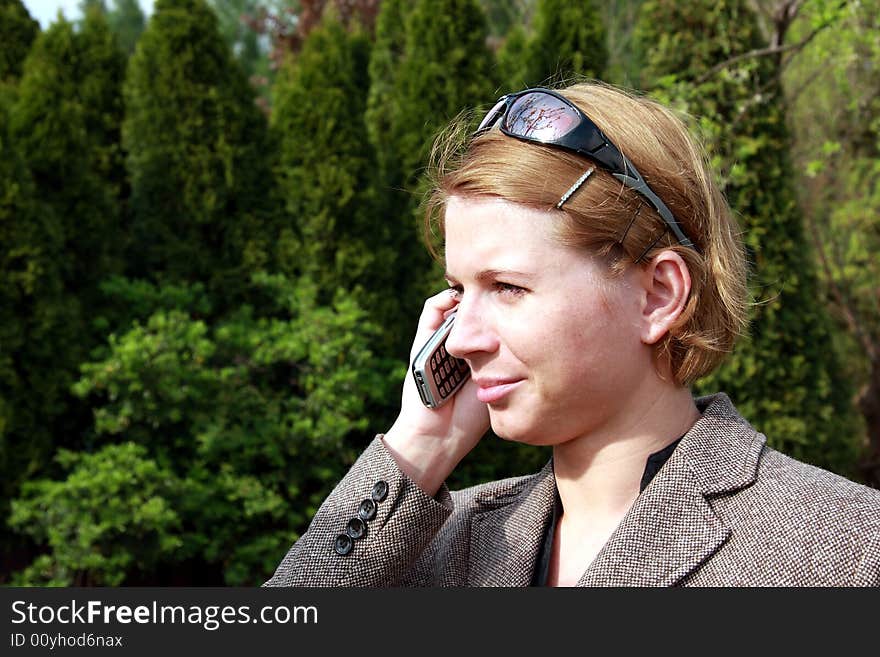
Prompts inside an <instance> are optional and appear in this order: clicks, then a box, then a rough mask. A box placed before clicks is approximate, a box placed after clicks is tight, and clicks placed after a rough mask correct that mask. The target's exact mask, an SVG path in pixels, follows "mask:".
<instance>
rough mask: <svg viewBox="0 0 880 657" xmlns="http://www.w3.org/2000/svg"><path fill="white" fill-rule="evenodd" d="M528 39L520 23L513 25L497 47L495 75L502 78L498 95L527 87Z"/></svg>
mask: <svg viewBox="0 0 880 657" xmlns="http://www.w3.org/2000/svg"><path fill="white" fill-rule="evenodd" d="M528 45H529V40H528V36H527V35H526V30H525V28H524V27H523V26H522V25H514V26H513V28H511V30H510V32H508V33H507V36H506V37H505V39H504V43H502V44H501V47H500V48H499V49H498V54H497V57H496V59H497V66H498V70H497V77H498V79H499V80H502V88H501V89H500V90H499V91H500V93H499V94H498V95H501V94H504V93H513V92H516V91H520V90H522V89H526V88H528V87H529V86H530V85H529V83H528V82H527V80H528V79H529V73H528V68H529V63H530V62H529V54H528Z"/></svg>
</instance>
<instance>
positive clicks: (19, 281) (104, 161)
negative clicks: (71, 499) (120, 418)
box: [0, 15, 123, 537]
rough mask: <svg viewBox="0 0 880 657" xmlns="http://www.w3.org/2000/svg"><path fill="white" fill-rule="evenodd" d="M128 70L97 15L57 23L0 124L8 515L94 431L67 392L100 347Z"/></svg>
mask: <svg viewBox="0 0 880 657" xmlns="http://www.w3.org/2000/svg"><path fill="white" fill-rule="evenodd" d="M122 70H123V66H122V61H121V54H120V53H119V52H118V51H116V49H115V45H114V43H113V40H112V37H111V36H110V35H109V32H108V31H107V28H106V24H105V23H104V22H103V20H102V18H101V17H100V15H90V16H89V18H87V20H86V22H85V24H84V26H83V29H82V30H81V32H79V33H77V32H75V31H74V29H73V26H72V25H71V24H70V23H68V22H66V21H64V20H63V19H59V20H58V21H57V22H56V23H54V24H53V25H52V27H51V28H50V29H49V30H47V31H46V32H45V33H43V34H41V35H40V36H39V37H38V38H37V40H36V42H35V43H34V46H33V49H32V51H31V53H30V54H29V56H28V58H27V60H26V62H25V65H24V69H23V74H22V78H21V81H20V83H19V85H18V89H17V94H16V100H15V103H14V104H13V105H12V107H11V108H10V109H9V120H8V123H7V121H5V120H4V122H3V126H4V130H6V129H8V136H7V135H4V136H3V139H4V142H5V143H4V150H5V151H6V152H5V153H4V157H3V160H4V163H5V165H6V166H7V167H8V173H9V177H6V176H5V175H4V176H3V181H4V186H5V190H4V196H5V202H4V213H8V214H7V216H6V217H4V224H5V226H4V233H5V234H4V241H3V244H4V251H5V253H4V262H3V274H2V275H3V278H4V279H5V280H4V283H5V284H4V286H3V289H4V295H3V296H4V303H3V306H4V313H3V317H4V319H3V320H2V324H3V329H2V331H3V333H4V336H3V337H4V340H3V342H4V344H3V351H4V354H3V358H2V361H3V365H2V368H3V374H2V375H0V378H2V379H3V382H2V398H3V404H2V406H3V409H4V410H3V411H0V413H2V415H3V424H4V429H3V430H2V432H0V433H2V441H3V447H2V451H3V458H2V463H0V467H2V478H3V481H4V486H3V492H4V497H3V505H2V509H0V510H2V511H5V509H6V505H7V501H8V500H9V499H10V498H11V497H12V495H13V494H14V491H16V490H17V488H18V486H19V484H20V483H21V482H22V481H24V480H26V479H28V478H31V477H34V476H38V475H42V474H45V473H47V472H48V471H49V470H50V469H51V457H52V453H53V451H54V450H55V449H56V448H58V447H62V446H66V447H78V446H79V445H80V444H81V441H82V440H83V433H84V432H85V431H86V430H87V427H88V423H89V411H88V409H87V408H86V407H85V406H84V405H82V404H81V403H78V401H77V400H76V399H74V398H72V397H71V396H70V394H69V390H68V388H69V386H70V384H71V383H72V382H73V381H74V380H75V377H76V375H77V368H78V366H79V364H80V363H81V362H82V360H83V359H84V358H85V357H86V355H87V354H88V352H89V349H90V348H91V347H92V346H94V345H95V344H97V343H98V341H99V336H98V335H97V334H96V331H95V328H94V327H93V326H91V325H90V321H89V320H90V318H91V317H93V316H100V315H101V313H102V312H103V311H104V310H105V307H104V305H103V304H102V303H101V295H100V293H99V291H98V285H99V282H100V280H101V279H102V278H103V276H105V275H107V274H108V273H111V272H112V270H113V269H115V268H116V267H117V266H118V265H117V264H116V262H115V259H114V258H113V252H114V249H116V248H118V244H119V241H120V239H121V236H120V230H119V211H118V201H119V193H120V187H121V185H122V173H121V171H120V169H119V164H120V162H121V160H120V157H119V150H118V149H119V144H118V142H119V135H118V132H119V122H120V120H121V112H122V107H121V102H120V84H121V78H122ZM7 157H8V158H9V161H8V162H7ZM7 239H8V241H7ZM4 517H5V513H4ZM4 537H5V532H4Z"/></svg>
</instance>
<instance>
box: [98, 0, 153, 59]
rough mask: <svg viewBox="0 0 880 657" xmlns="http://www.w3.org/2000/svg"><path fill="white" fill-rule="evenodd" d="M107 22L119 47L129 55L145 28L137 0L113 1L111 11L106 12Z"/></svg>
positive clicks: (142, 13) (144, 21)
mask: <svg viewBox="0 0 880 657" xmlns="http://www.w3.org/2000/svg"><path fill="white" fill-rule="evenodd" d="M107 22H108V23H109V24H110V29H111V30H112V32H113V34H115V35H116V40H117V41H118V42H119V46H120V47H121V48H122V49H123V50H124V51H125V53H126V54H128V55H131V54H132V53H133V52H134V48H135V46H136V45H137V42H138V39H139V38H140V36H141V33H142V32H143V31H144V27H145V26H146V19H145V18H144V12H143V10H142V9H141V5H140V3H139V2H138V0H114V2H113V7H112V9H110V10H109V11H108V12H107Z"/></svg>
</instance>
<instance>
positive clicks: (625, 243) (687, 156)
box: [425, 83, 748, 385]
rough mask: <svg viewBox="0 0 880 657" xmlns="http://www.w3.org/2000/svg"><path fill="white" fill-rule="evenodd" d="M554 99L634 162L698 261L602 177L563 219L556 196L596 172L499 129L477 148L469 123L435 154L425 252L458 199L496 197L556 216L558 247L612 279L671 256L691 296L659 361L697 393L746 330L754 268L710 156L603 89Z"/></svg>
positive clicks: (630, 195)
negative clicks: (599, 265) (594, 261)
mask: <svg viewBox="0 0 880 657" xmlns="http://www.w3.org/2000/svg"><path fill="white" fill-rule="evenodd" d="M558 91H559V93H561V94H562V95H564V96H565V97H566V98H568V99H569V100H571V101H572V102H573V103H574V104H576V105H577V106H578V107H580V108H581V110H583V111H584V113H585V114H586V115H587V116H589V117H590V118H591V119H592V120H593V121H594V122H595V123H596V125H597V126H599V128H600V129H601V130H602V131H603V132H604V133H605V134H606V135H607V136H608V137H609V139H611V141H612V142H613V143H614V144H615V145H616V146H617V147H618V148H619V149H620V151H621V152H622V153H623V154H624V155H625V156H626V157H627V158H628V159H629V160H630V161H631V162H632V163H633V165H634V166H635V167H636V168H637V169H638V170H639V172H640V173H641V174H642V176H643V177H644V178H645V180H646V181H647V183H648V184H649V185H650V186H651V188H652V189H653V190H654V192H655V193H656V194H657V195H658V196H660V198H662V199H663V201H664V202H665V203H666V205H667V206H668V207H669V209H670V210H671V211H672V213H673V214H674V215H675V217H676V219H677V220H678V221H679V223H680V224H681V226H682V228H683V229H684V232H685V234H687V235H688V237H690V238H691V240H693V242H694V244H695V245H696V247H697V249H698V251H695V250H694V249H691V248H689V247H684V246H681V245H679V244H678V243H677V242H676V240H675V238H674V237H672V236H671V235H670V234H669V231H667V230H666V224H665V223H664V222H663V220H662V219H661V218H660V217H659V215H658V214H657V212H656V211H655V210H654V209H653V208H652V207H651V206H650V205H649V204H648V203H646V202H645V201H644V199H643V197H642V196H641V195H639V194H638V193H637V192H634V191H633V190H631V189H629V188H627V187H625V186H623V184H622V183H621V182H619V181H618V180H617V179H615V178H613V177H612V176H611V174H610V173H608V172H607V171H605V170H604V169H602V168H601V167H600V166H596V167H595V171H594V173H593V175H592V176H591V177H590V179H589V181H588V182H587V183H586V184H585V185H583V186H582V187H581V188H580V189H579V190H578V191H577V192H576V193H575V194H574V195H573V196H572V197H571V198H570V199H569V200H568V201H567V202H566V203H565V205H564V206H563V209H562V210H555V206H556V203H557V202H558V201H559V199H560V197H562V195H563V194H564V193H565V192H566V191H567V190H568V188H569V187H570V186H571V185H572V183H573V182H574V181H575V180H577V179H578V178H579V177H580V176H581V175H582V174H583V173H584V171H585V170H586V169H587V168H588V167H590V166H592V165H594V163H592V162H591V161H590V160H588V159H585V158H582V157H580V156H578V155H576V154H574V153H570V152H568V151H564V150H561V149H559V148H553V147H547V146H541V145H538V144H534V143H527V142H523V141H520V140H518V139H514V138H511V137H507V136H505V135H504V134H502V133H501V132H500V131H498V130H490V131H489V132H485V133H482V134H480V135H478V136H477V137H474V138H471V137H470V125H471V122H470V121H469V120H468V118H467V116H465V115H461V116H460V117H459V118H458V119H456V120H455V121H454V122H453V123H452V124H451V125H450V126H449V128H448V129H447V130H446V131H445V132H444V133H443V134H441V135H440V136H439V137H438V139H437V141H436V142H435V144H434V150H433V155H432V163H431V167H430V168H429V172H430V174H431V176H432V182H433V185H432V190H431V192H430V196H429V197H428V200H427V208H426V213H425V232H426V238H427V241H428V244H429V248H430V249H431V250H432V253H433V254H434V255H435V256H436V255H437V249H436V247H435V246H434V243H435V242H436V239H437V236H438V235H442V232H443V214H444V211H445V207H446V202H447V200H448V199H449V198H450V197H451V196H462V197H480V196H494V197H501V198H503V199H505V200H508V201H511V202H514V203H520V204H522V205H526V206H529V207H534V208H537V209H541V210H553V211H555V212H558V213H559V216H560V219H561V221H560V222H559V231H558V236H559V239H560V242H561V243H563V244H566V245H573V246H577V247H581V248H583V249H585V250H586V251H587V252H589V253H592V254H595V255H598V256H600V257H601V258H603V259H604V260H606V261H607V262H608V267H609V271H610V272H611V273H612V274H615V273H616V274H619V273H622V272H623V271H624V270H625V269H626V268H627V267H630V266H633V263H636V262H637V261H639V260H650V259H651V257H652V256H653V255H654V254H656V253H658V252H659V251H661V250H663V249H674V250H675V251H676V252H677V253H678V254H679V255H680V256H681V257H682V258H683V259H684V261H685V263H687V266H688V269H689V271H690V275H691V291H690V296H689V298H688V301H687V304H686V306H685V309H684V311H683V312H682V313H681V315H680V317H679V318H678V320H677V322H676V323H675V325H674V326H673V327H672V328H671V329H670V331H669V333H668V334H667V335H666V336H664V338H663V339H662V340H661V341H660V342H659V343H657V345H655V348H656V351H655V354H656V356H657V359H658V361H665V362H666V363H668V365H669V367H670V371H671V372H672V376H673V377H674V379H675V381H676V382H677V383H679V384H681V385H690V384H691V383H693V382H694V381H695V380H697V379H699V378H700V377H702V376H705V375H707V374H709V373H710V372H712V370H714V369H715V368H716V367H717V366H718V365H719V364H720V363H721V362H722V361H723V360H724V358H725V356H726V354H727V353H729V352H730V351H731V350H732V349H733V345H734V343H735V341H736V338H737V337H738V335H739V334H740V333H741V332H742V331H743V329H744V327H745V325H746V316H747V307H748V291H747V287H746V271H747V267H746V261H745V256H744V253H743V246H742V241H741V239H740V236H739V229H738V226H737V224H736V221H735V219H734V217H733V215H732V213H731V210H730V208H729V206H728V205H727V202H726V201H725V199H724V196H723V195H722V193H721V191H720V189H719V188H718V185H717V184H716V183H715V181H714V178H713V175H712V171H711V167H710V165H709V163H708V161H707V158H706V155H705V152H704V150H703V149H702V148H701V147H700V146H699V145H698V144H697V143H696V142H695V140H694V139H693V137H692V136H691V135H690V133H689V132H688V129H687V127H686V125H685V124H684V122H683V121H682V120H681V119H679V118H678V117H677V116H676V115H675V114H674V113H673V112H672V111H671V110H669V109H668V108H666V107H664V106H663V105H661V104H659V103H657V102H655V101H652V100H650V99H647V98H644V97H639V96H634V95H632V94H629V93H626V92H624V91H621V90H619V89H616V88H614V87H611V86H609V85H605V84H599V83H581V84H575V85H573V86H570V87H567V88H565V89H560V90H558ZM663 233H665V234H663ZM658 237H659V238H660V239H658ZM652 244H653V246H652Z"/></svg>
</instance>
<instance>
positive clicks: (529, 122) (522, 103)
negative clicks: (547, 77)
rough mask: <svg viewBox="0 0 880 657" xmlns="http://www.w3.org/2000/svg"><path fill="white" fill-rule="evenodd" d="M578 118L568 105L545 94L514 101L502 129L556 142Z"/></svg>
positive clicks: (576, 122) (530, 95)
mask: <svg viewBox="0 0 880 657" xmlns="http://www.w3.org/2000/svg"><path fill="white" fill-rule="evenodd" d="M579 121H580V117H579V116H578V114H577V112H576V111H575V110H574V108H572V107H571V106H570V105H568V103H566V102H564V101H563V100H561V99H559V98H556V96H551V95H550V94H546V93H538V92H536V93H530V94H525V95H523V96H520V97H519V98H517V99H516V100H515V101H514V102H513V105H511V107H510V111H508V112H507V117H506V118H505V120H504V129H505V130H507V131H508V132H510V133H512V134H514V135H517V136H519V137H528V138H529V139H535V140H537V141H544V142H549V141H556V140H557V139H561V138H562V137H564V136H565V135H567V134H568V133H569V132H571V131H572V130H573V129H574V128H575V127H576V126H577V125H578V123H579Z"/></svg>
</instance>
